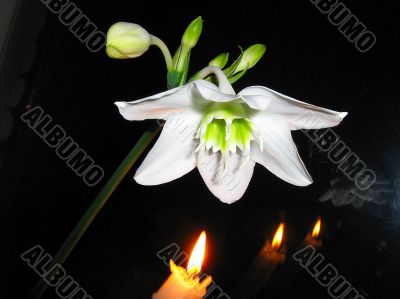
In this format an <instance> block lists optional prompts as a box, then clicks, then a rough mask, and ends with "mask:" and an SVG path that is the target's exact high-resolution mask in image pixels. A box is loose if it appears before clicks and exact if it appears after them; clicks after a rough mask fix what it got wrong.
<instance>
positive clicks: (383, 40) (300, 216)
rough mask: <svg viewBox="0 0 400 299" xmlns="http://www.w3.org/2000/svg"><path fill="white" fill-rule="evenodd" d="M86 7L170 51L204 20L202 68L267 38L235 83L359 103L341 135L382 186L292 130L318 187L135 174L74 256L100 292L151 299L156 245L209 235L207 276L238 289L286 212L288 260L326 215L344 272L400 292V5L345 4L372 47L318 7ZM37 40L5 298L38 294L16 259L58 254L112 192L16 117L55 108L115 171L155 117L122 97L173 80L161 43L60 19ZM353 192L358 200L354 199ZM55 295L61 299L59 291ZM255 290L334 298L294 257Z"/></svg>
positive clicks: (19, 129)
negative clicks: (96, 44) (94, 41)
mask: <svg viewBox="0 0 400 299" xmlns="http://www.w3.org/2000/svg"><path fill="white" fill-rule="evenodd" d="M75 2H76V3H77V4H78V6H79V7H80V8H81V9H82V10H83V11H84V12H85V13H86V14H87V15H88V16H90V18H91V19H92V20H93V21H94V22H95V23H96V24H97V25H98V27H99V28H100V29H102V30H107V28H108V27H109V26H110V25H111V24H113V23H115V22H117V21H127V22H135V23H138V24H141V25H143V26H144V27H145V28H146V29H147V30H148V31H150V32H151V33H154V34H155V35H157V36H159V37H160V38H162V39H163V40H164V41H165V42H166V43H167V44H168V45H169V46H170V47H171V49H172V48H175V47H176V46H178V43H179V39H180V36H181V33H182V32H183V30H184V28H185V26H186V24H187V23H188V22H189V21H190V20H191V19H192V18H194V17H196V16H198V15H202V16H203V18H204V20H205V22H204V32H203V36H202V38H201V40H200V42H199V45H198V47H197V48H196V49H195V50H194V51H193V53H192V68H191V69H192V71H193V72H194V71H197V70H198V69H200V68H201V67H203V66H205V65H206V64H207V63H208V61H209V60H210V59H211V58H213V57H214V56H216V55H217V54H219V53H221V52H226V51H229V52H231V55H232V56H231V57H232V58H233V57H235V56H236V55H237V54H238V49H237V47H236V45H238V44H239V45H242V46H244V47H246V46H248V45H250V44H252V43H256V42H261V43H265V44H266V45H267V54H266V56H265V57H264V58H263V60H262V61H261V62H260V63H259V64H258V65H257V66H256V67H255V68H254V69H252V70H250V71H249V72H248V74H246V76H245V77H244V78H242V79H241V80H240V81H239V82H238V83H237V84H236V85H235V88H236V90H240V89H241V88H243V87H245V86H250V85H265V86H268V87H270V88H272V89H274V90H277V91H280V92H282V93H284V94H287V95H290V96H292V97H294V98H297V99H300V100H304V101H307V102H309V103H312V104H315V105H319V106H323V107H327V108H331V109H334V110H337V111H348V112H349V115H348V116H347V118H346V119H345V120H344V121H343V122H342V124H341V125H340V126H339V127H337V128H335V129H334V131H335V132H336V133H337V134H338V135H339V136H340V138H341V140H343V141H344V142H345V143H346V144H347V145H348V146H349V147H350V148H351V149H352V151H353V152H354V153H356V154H357V155H358V156H359V157H360V158H361V159H362V160H363V161H364V162H365V163H366V164H367V166H368V167H369V168H370V169H372V170H373V171H374V172H375V173H376V174H377V178H378V181H379V184H375V185H374V186H373V187H372V189H370V190H369V192H361V193H360V192H358V191H357V190H355V189H354V186H353V184H352V183H351V182H350V181H349V180H348V179H347V178H346V177H345V176H344V175H343V173H342V172H340V171H339V170H338V168H337V166H336V165H334V164H333V163H331V162H330V161H329V160H328V158H327V154H326V153H324V152H322V151H320V150H319V149H318V148H317V147H316V146H315V145H314V144H313V143H312V142H311V141H310V140H309V139H308V138H307V137H306V136H305V135H304V134H303V133H301V132H294V133H293V137H294V139H295V142H296V144H297V146H298V149H299V152H300V155H301V157H302V158H303V161H304V162H305V164H306V166H307V168H308V170H309V172H310V173H311V175H312V177H313V179H314V183H313V184H312V185H311V186H308V187H306V188H302V187H295V186H291V185H289V184H288V183H286V182H283V181H281V180H280V179H278V178H277V177H275V176H274V175H273V174H271V173H270V172H268V171H267V170H266V169H264V168H263V167H262V166H260V165H257V166H256V169H255V174H254V177H253V179H252V182H251V184H250V187H249V189H248V191H247V192H246V194H245V196H244V197H243V198H242V199H241V200H240V201H239V202H237V203H235V204H233V205H225V204H223V203H221V202H219V201H218V199H216V198H214V197H213V196H212V194H211V193H210V192H209V191H208V190H207V188H206V186H205V184H204V183H203V181H202V179H201V177H200V175H199V174H198V172H197V171H193V172H191V173H190V174H189V175H186V176H184V177H183V178H181V179H179V180H176V181H174V182H172V183H169V184H165V185H161V186H154V187H144V186H140V185H138V184H136V183H135V182H134V181H133V179H132V176H133V174H134V169H133V170H132V171H131V172H130V174H129V175H128V176H127V177H126V179H125V180H124V181H123V182H122V184H121V185H120V187H119V188H118V189H117V191H116V192H115V193H114V195H113V196H112V198H111V199H110V201H109V202H108V203H107V205H106V206H105V207H104V209H103V210H102V211H101V213H100V214H99V216H98V217H97V219H96V220H95V222H94V223H93V224H92V226H91V227H90V229H89V231H88V232H87V233H86V235H85V236H84V238H83V239H82V241H81V242H80V243H79V245H78V246H77V248H76V249H75V250H74V252H73V254H72V255H71V257H70V258H69V259H68V261H67V263H66V265H65V266H66V269H67V270H68V272H69V273H70V274H71V275H72V276H73V277H74V278H75V279H76V280H77V281H78V282H79V283H80V284H81V286H84V288H85V289H86V290H87V291H88V292H89V293H90V294H91V295H92V296H93V298H121V299H122V298H150V297H151V294H152V292H154V291H156V290H157V289H158V288H159V286H160V285H161V283H162V282H163V281H164V280H165V279H166V277H167V275H168V273H169V270H168V268H167V267H166V266H165V265H164V264H163V263H162V261H161V260H159V259H158V258H157V256H156V253H157V251H159V250H160V249H162V248H163V247H165V246H167V245H169V244H170V243H177V244H179V245H181V246H182V248H183V249H185V250H187V251H188V250H190V248H191V246H192V244H193V242H194V240H195V239H196V238H197V235H198V234H199V233H200V231H201V230H203V229H205V230H206V231H207V233H208V237H209V239H208V245H207V246H208V255H207V258H206V263H205V265H204V270H205V271H206V272H207V273H209V274H211V275H212V276H213V277H214V280H215V281H216V282H217V283H218V285H219V286H221V288H222V289H223V290H224V291H225V292H227V293H228V294H229V293H230V291H231V290H232V289H233V288H234V287H235V286H236V285H237V283H238V282H239V281H240V279H241V278H242V275H243V274H244V273H245V271H246V269H247V267H248V265H249V264H250V263H251V262H252V260H253V259H254V258H255V257H256V255H257V254H258V251H259V250H260V249H261V247H262V246H263V244H264V242H265V240H266V239H267V238H271V236H272V234H273V232H274V230H275V228H276V227H277V225H278V224H279V222H280V221H284V222H285V223H286V228H287V231H286V250H287V253H288V260H289V261H290V260H291V258H290V255H291V254H293V252H294V250H295V249H296V248H298V246H299V244H300V243H301V241H302V240H303V238H304V237H305V235H306V233H307V231H308V230H310V227H311V226H312V224H313V222H314V220H315V219H316V217H317V216H321V217H322V219H323V222H324V231H323V236H322V241H323V246H322V248H321V252H322V254H323V255H324V257H325V258H326V260H327V261H329V262H330V263H332V264H333V265H334V266H335V267H336V269H338V271H339V273H340V274H341V275H343V276H344V277H345V278H346V279H348V280H349V281H350V282H351V283H352V285H353V286H354V287H355V288H356V289H357V290H359V291H361V292H362V294H363V295H364V296H365V297H367V298H398V297H399V295H400V287H399V284H398V281H399V279H400V272H399V271H400V270H399V267H400V258H399V256H400V239H399V233H400V222H399V219H400V218H399V217H400V206H399V204H400V203H399V194H400V177H399V165H400V158H399V149H400V121H399V117H398V115H399V112H400V111H399V96H400V92H399V85H398V82H399V59H398V53H399V51H398V39H399V25H398V20H397V14H396V11H395V9H394V8H391V7H389V6H387V7H386V4H381V3H378V2H368V3H367V2H364V3H357V4H353V3H352V4H350V3H348V4H347V5H348V7H349V8H351V9H352V11H353V12H354V13H355V14H356V15H357V16H358V17H359V18H360V19H361V20H362V21H363V22H364V23H365V24H366V26H367V27H368V28H369V29H370V30H372V31H373V32H374V33H375V34H376V36H377V43H376V45H375V46H374V47H373V48H372V49H371V50H370V51H369V52H367V53H360V52H358V51H357V50H356V49H355V47H354V46H353V44H351V43H349V42H348V41H347V40H346V39H345V37H343V36H342V34H341V33H340V32H339V31H338V30H337V29H336V28H335V27H334V26H332V25H331V24H330V23H329V22H328V20H327V18H326V16H325V15H323V14H321V13H320V12H319V11H318V10H317V9H316V8H315V7H314V6H313V5H312V4H311V3H310V2H309V1H303V2H301V3H296V4H294V3H289V2H283V3H280V4H276V3H273V2H272V1H268V2H267V3H264V4H251V3H248V2H246V3H241V4H240V5H234V4H228V3H226V4H217V3H216V2H215V3H213V5H206V4H202V3H201V2H196V3H191V4H190V5H191V6H192V7H191V8H189V7H186V6H182V7H181V8H179V9H177V8H171V7H170V8H168V7H166V6H167V5H166V4H163V5H162V6H158V5H157V4H155V3H152V2H150V1H147V2H145V3H140V4H138V3H137V2H135V1H97V2H96V4H93V5H92V4H90V3H87V2H84V1H75ZM171 6H176V5H172V4H171ZM153 10H154V11H153ZM20 38H23V36H21V37H20ZM38 47H39V51H38V55H37V56H36V59H35V63H34V65H33V67H32V68H31V69H30V71H29V73H28V74H27V75H26V79H27V80H26V82H27V84H28V89H27V91H26V92H25V95H24V99H23V101H22V102H21V103H20V105H19V106H18V107H15V108H13V109H12V112H13V114H14V115H15V116H16V117H15V127H14V131H13V134H12V135H11V136H10V137H9V139H8V140H7V141H6V143H3V146H2V149H3V152H2V155H3V166H2V173H3V176H2V182H4V183H5V184H4V185H5V186H4V187H5V189H4V190H5V196H4V197H3V198H4V200H3V198H2V204H3V206H2V214H3V215H4V217H3V219H4V221H5V227H6V240H5V242H1V243H3V244H2V245H3V246H4V245H5V249H6V251H5V255H4V257H2V259H3V262H4V261H5V262H6V272H5V276H6V279H5V282H6V285H7V290H6V292H7V295H6V296H4V297H3V296H1V297H2V298H7V299H8V298H26V294H27V293H28V292H29V290H30V289H31V288H32V287H33V285H34V283H35V282H36V280H37V275H36V274H35V273H34V272H33V271H32V270H31V269H29V268H28V267H27V265H26V264H25V263H23V262H22V261H21V259H20V258H19V255H20V254H21V253H22V252H23V251H25V250H27V249H28V248H30V247H32V246H34V245H36V244H40V245H41V246H43V247H44V248H45V250H46V251H47V252H49V253H51V254H53V255H54V254H55V252H56V251H57V248H58V247H59V246H60V244H61V243H62V241H63V240H64V238H65V237H66V236H67V234H68V233H69V231H70V230H71V229H72V227H73V226H74V225H75V223H76V222H77V221H78V220H79V217H80V216H81V215H82V214H83V212H84V211H85V209H86V208H87V207H88V205H89V204H90V202H91V201H92V200H93V198H94V197H95V196H96V194H97V192H98V191H99V190H100V188H101V184H99V185H98V186H96V187H92V188H91V187H87V186H86V185H85V184H84V183H83V181H82V180H81V179H80V178H78V177H77V176H76V175H75V174H74V173H73V172H72V171H71V170H70V169H69V168H68V167H67V166H66V165H65V163H64V162H63V161H61V160H60V159H59V158H58V157H57V156H56V155H55V153H54V151H53V150H52V149H50V148H48V147H47V145H45V143H44V142H43V141H42V140H40V138H38V137H37V136H36V135H35V134H34V133H33V132H32V131H31V130H30V129H28V128H27V126H26V125H25V124H23V123H22V122H21V121H19V118H18V116H19V115H20V114H22V113H23V112H24V111H25V106H26V105H27V104H30V105H32V106H34V105H40V106H41V107H43V109H44V110H45V111H46V112H47V113H49V114H50V115H51V116H52V117H53V118H54V119H55V120H56V121H57V123H59V124H61V125H62V127H63V128H64V129H65V130H66V131H67V133H68V135H69V136H71V137H73V138H74V139H75V140H76V141H77V142H78V143H79V144H80V146H81V147H82V148H83V149H84V150H85V151H86V152H87V153H88V154H89V155H90V156H91V157H93V159H94V160H95V161H96V162H97V163H98V164H99V165H101V166H102V167H103V168H104V170H105V171H106V177H109V176H110V175H111V174H112V172H113V170H114V169H115V168H116V167H117V166H118V164H119V163H120V161H121V160H122V159H123V158H124V157H125V155H126V154H127V153H128V151H129V150H130V149H131V147H132V146H133V145H134V144H135V142H136V141H137V140H138V138H139V137H140V136H141V134H142V133H143V132H144V130H145V129H146V128H147V127H148V126H149V125H150V124H151V122H136V123H134V122H128V121H125V120H123V119H122V117H120V115H119V114H118V111H117V109H116V108H115V106H114V105H113V102H114V101H115V100H131V99H132V100H133V99H136V98H141V97H144V96H147V95H150V94H153V93H156V92H159V91H162V90H164V89H165V86H166V83H165V82H166V81H165V80H166V78H165V71H164V62H163V60H162V57H161V55H160V53H159V52H158V51H157V50H156V49H152V50H151V51H149V52H148V53H146V54H145V55H144V56H143V57H141V58H138V59H135V60H129V61H115V60H110V59H108V58H107V57H106V55H105V54H104V53H103V52H101V53H97V54H92V53H91V52H89V51H88V50H87V49H86V48H85V47H84V46H83V45H82V44H81V43H80V42H79V41H78V40H77V39H76V38H75V37H74V36H73V35H72V34H71V33H70V32H69V31H68V30H67V29H66V28H65V27H64V26H63V25H61V24H60V23H59V22H58V20H57V18H56V17H55V16H54V15H52V14H49V15H48V19H47V21H46V23H45V26H44V29H43V30H42V31H41V33H40V38H39V40H38ZM33 90H34V91H35V93H34V95H33V94H32V91H33ZM137 165H139V164H137ZM136 167H137V166H136ZM136 167H135V168H136ZM103 182H104V181H103ZM346 190H347V191H346ZM349 190H353V191H354V190H355V191H354V193H355V195H351V196H350V195H349V196H350V197H346V196H345V194H346V192H348V191H349ZM327 192H329V194H327ZM324 194H325V195H326V196H324ZM321 199H322V200H324V201H321ZM3 211H4V212H3ZM290 263H291V264H290ZM2 268H3V267H2ZM282 285H283V286H284V287H282ZM46 298H56V295H55V294H54V292H53V291H52V290H50V291H49V292H48V293H47V296H46ZM259 298H330V297H329V295H328V294H327V291H326V288H323V287H321V286H320V285H319V284H318V283H317V282H316V281H315V280H314V279H313V278H312V277H311V276H310V275H309V274H308V273H307V272H306V271H305V270H303V269H301V268H299V267H298V265H296V263H294V262H293V261H290V262H288V263H287V264H286V266H285V265H283V266H282V267H280V268H279V269H277V270H276V272H275V273H274V274H273V275H272V278H271V281H270V284H268V285H267V287H266V288H264V289H263V290H261V293H260V295H259Z"/></svg>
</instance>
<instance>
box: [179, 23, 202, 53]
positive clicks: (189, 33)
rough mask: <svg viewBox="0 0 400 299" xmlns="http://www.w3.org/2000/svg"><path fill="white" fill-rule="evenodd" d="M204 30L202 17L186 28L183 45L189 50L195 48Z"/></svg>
mask: <svg viewBox="0 0 400 299" xmlns="http://www.w3.org/2000/svg"><path fill="white" fill-rule="evenodd" d="M202 29H203V19H202V18H201V17H197V18H196V19H194V20H193V21H192V22H191V23H190V24H189V26H188V27H187V28H186V30H185V33H184V34H183V36H182V42H181V43H182V45H183V46H184V47H187V48H188V49H192V48H194V47H195V46H196V44H197V41H198V40H199V38H200V34H201V31H202Z"/></svg>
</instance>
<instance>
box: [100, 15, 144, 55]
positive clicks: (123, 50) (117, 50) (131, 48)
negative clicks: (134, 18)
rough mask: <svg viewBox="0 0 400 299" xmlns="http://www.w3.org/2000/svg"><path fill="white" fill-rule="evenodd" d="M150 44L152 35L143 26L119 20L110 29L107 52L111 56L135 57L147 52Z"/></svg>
mask: <svg viewBox="0 0 400 299" xmlns="http://www.w3.org/2000/svg"><path fill="white" fill-rule="evenodd" d="M150 44H151V36H150V34H149V33H148V32H147V31H146V30H145V29H144V28H143V27H141V26H139V25H137V24H132V23H125V22H119V23H116V24H114V25H112V26H111V27H110V29H109V30H108V33H107V48H106V52H107V55H108V56H109V57H111V58H116V59H127V58H135V57H138V56H140V55H142V54H143V53H144V52H146V51H147V50H148V49H149V47H150Z"/></svg>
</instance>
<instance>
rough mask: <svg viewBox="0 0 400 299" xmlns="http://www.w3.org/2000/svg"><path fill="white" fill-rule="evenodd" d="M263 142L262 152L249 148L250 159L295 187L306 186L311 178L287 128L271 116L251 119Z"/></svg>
mask: <svg viewBox="0 0 400 299" xmlns="http://www.w3.org/2000/svg"><path fill="white" fill-rule="evenodd" d="M252 121H253V122H254V124H255V125H256V128H257V130H258V133H259V134H260V135H261V137H262V140H263V152H262V151H261V150H260V149H259V147H257V146H255V145H254V144H253V146H251V151H250V158H251V159H252V160H253V161H255V162H257V163H260V164H261V165H263V166H264V167H265V168H267V169H268V170H269V171H271V172H272V173H273V174H275V175H276V176H277V177H279V178H281V179H282V180H284V181H286V182H288V183H291V184H293V185H296V186H307V185H309V184H311V183H312V178H311V176H310V175H309V173H308V172H307V169H306V167H305V166H304V164H303V162H302V161H301V158H300V156H299V153H298V152H297V148H296V145H295V144H294V142H293V139H292V135H291V133H290V129H289V126H288V125H287V124H285V123H282V122H281V121H280V120H279V119H276V118H274V117H273V116H270V117H265V116H264V115H262V114H257V115H256V116H255V117H253V118H252Z"/></svg>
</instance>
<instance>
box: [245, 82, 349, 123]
mask: <svg viewBox="0 0 400 299" xmlns="http://www.w3.org/2000/svg"><path fill="white" fill-rule="evenodd" d="M239 95H241V97H242V98H243V99H244V101H246V103H248V105H249V106H250V107H252V106H251V105H253V106H255V108H254V109H257V110H264V111H265V112H269V113H272V114H279V115H281V116H283V118H284V119H285V120H286V121H287V122H288V123H289V124H290V129H291V130H298V129H322V128H328V127H334V126H336V125H338V124H339V123H340V122H341V121H342V120H343V118H344V117H345V116H346V115H347V112H337V111H333V110H329V109H325V108H322V107H318V106H314V105H311V104H308V103H305V102H301V101H298V100H296V99H293V98H291V97H288V96H286V95H284V94H281V93H279V92H276V91H274V90H272V89H269V88H267V87H263V86H252V87H248V88H245V89H243V90H242V91H241V92H240V93H239ZM252 108H253V107H252Z"/></svg>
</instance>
